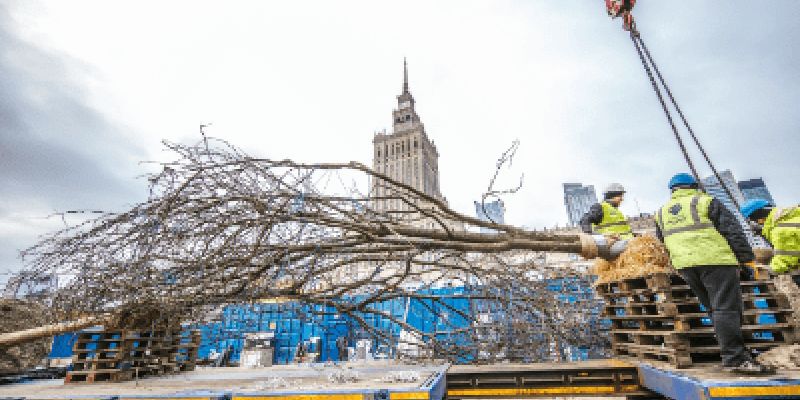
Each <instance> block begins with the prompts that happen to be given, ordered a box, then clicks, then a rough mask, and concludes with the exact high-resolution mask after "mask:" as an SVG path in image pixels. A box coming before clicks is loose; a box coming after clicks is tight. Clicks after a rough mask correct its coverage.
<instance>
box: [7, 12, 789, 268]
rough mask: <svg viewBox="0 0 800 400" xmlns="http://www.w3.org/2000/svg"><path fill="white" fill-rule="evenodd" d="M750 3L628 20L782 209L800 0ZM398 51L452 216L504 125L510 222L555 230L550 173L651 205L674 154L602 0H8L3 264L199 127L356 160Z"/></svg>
mask: <svg viewBox="0 0 800 400" xmlns="http://www.w3.org/2000/svg"><path fill="white" fill-rule="evenodd" d="M753 4H754V3H753V2H752V1H744V0H715V1H711V0H708V1H692V2H678V3H676V2H673V1H640V2H639V4H638V5H637V8H636V10H635V15H636V17H637V20H638V23H639V27H640V30H641V32H642V35H643V38H644V39H645V41H646V43H647V44H648V46H649V48H650V50H651V51H652V53H653V56H654V57H655V58H656V60H657V61H658V63H659V65H660V67H661V70H662V72H663V73H664V75H665V76H666V78H667V79H668V81H669V82H670V84H671V86H672V89H673V92H674V94H675V95H676V96H677V98H678V100H679V101H680V103H681V105H682V107H683V109H684V112H685V113H686V114H687V116H688V118H689V120H690V122H691V123H692V124H693V127H694V128H695V131H696V132H697V133H698V135H699V136H700V137H701V140H702V141H703V143H704V144H705V146H706V148H707V150H708V152H709V153H710V154H711V156H712V157H713V159H714V161H715V162H716V164H717V166H718V167H719V168H720V169H725V168H730V169H732V170H733V172H734V174H735V175H736V176H737V178H739V179H746V178H752V177H763V178H764V179H765V181H766V182H767V184H768V185H769V187H770V189H771V191H772V193H773V195H774V197H775V199H776V200H777V201H778V202H779V203H781V204H790V203H792V204H793V203H797V202H798V201H800V200H798V199H800V185H798V164H799V163H798V161H800V158H798V153H799V152H798V150H800V136H799V134H800V118H798V115H797V112H798V104H800V76H798V74H800V59H799V58H798V57H800V56H798V54H800V48H798V44H800V24H798V23H797V16H798V15H800V2H797V1H794V0H780V1H774V2H770V3H769V6H768V7H754V5H753ZM403 57H407V58H408V63H409V68H410V72H409V75H410V85H411V91H412V93H413V94H414V96H415V98H416V100H417V105H418V111H419V113H420V115H421V117H422V119H423V122H424V123H425V125H426V129H427V131H428V134H429V136H430V137H431V138H432V139H433V140H434V141H435V142H436V144H437V146H438V149H439V152H440V154H441V158H440V162H439V165H440V169H441V186H442V191H443V193H444V194H445V195H446V196H447V198H448V200H449V201H450V203H451V205H452V206H453V207H454V208H456V209H457V210H460V211H462V212H465V213H472V211H473V210H472V200H474V199H477V198H479V196H480V193H482V191H483V190H484V189H485V185H486V183H487V182H488V179H489V177H490V176H491V173H492V169H493V165H494V162H495V160H496V159H497V157H498V155H499V154H500V153H502V151H503V150H504V149H505V148H506V147H508V146H509V145H510V144H511V142H512V141H513V140H514V139H519V140H520V141H521V147H520V149H519V151H518V154H517V158H516V159H515V163H514V165H513V167H512V168H511V169H510V170H508V171H506V172H504V178H505V179H506V181H507V182H510V181H514V180H515V179H517V178H518V177H519V175H521V174H524V175H525V183H524V187H523V189H522V190H521V191H520V192H519V193H518V194H516V195H514V196H511V197H509V198H506V204H507V208H508V214H507V221H508V222H510V223H513V224H517V225H525V226H529V227H544V226H553V225H556V224H561V225H563V224H564V223H565V222H566V213H565V210H564V207H563V196H562V189H561V184H562V183H563V182H583V183H590V184H594V185H596V186H598V187H602V186H604V185H606V184H607V183H609V182H612V181H619V182H622V183H623V184H625V185H626V187H627V188H628V190H629V197H628V202H627V203H626V204H625V205H623V210H624V211H625V212H626V213H628V214H634V213H637V212H639V211H641V212H648V211H652V210H653V209H655V208H656V207H657V206H658V205H659V204H660V203H661V202H663V201H664V199H665V198H666V196H667V191H666V187H665V185H666V181H667V180H668V179H669V177H670V176H671V175H672V174H673V173H675V172H677V171H683V170H685V169H686V167H685V166H684V164H683V161H682V158H681V155H680V153H679V151H678V147H677V145H676V143H675V140H674V139H673V137H672V133H671V131H670V129H669V126H668V125H667V123H666V120H665V117H664V115H663V113H662V111H661V108H660V106H659V104H658V102H657V100H656V98H655V96H654V94H653V91H652V89H651V87H650V83H649V81H648V80H647V78H646V76H645V74H644V72H643V70H642V68H641V64H640V61H639V59H638V57H637V55H636V53H635V51H634V49H633V47H632V44H631V42H630V39H629V38H628V36H627V35H626V33H625V32H623V31H622V29H621V26H620V21H619V20H614V21H612V20H610V19H609V18H608V17H607V16H606V15H605V11H604V6H603V2H602V1H600V0H596V1H569V2H567V1H543V0H541V1H531V0H517V1H511V0H508V1H501V0H492V1H489V0H484V1H466V0H457V1H442V0H438V1H435V2H434V1H424V0H423V1H393V2H389V1H376V0H364V1H346V0H339V1H329V0H327V1H326V0H320V1H297V0H294V1H253V2H245V1H228V2H210V1H209V2H206V1H169V2H164V1H141V0H140V1H135V2H134V1H124V2H123V1H69V2H64V1H55V0H54V1H48V2H39V1H27V0H26V1H17V2H14V1H0V270H5V271H8V270H15V269H18V268H19V267H20V265H21V263H20V261H19V260H18V259H17V252H18V250H19V249H22V248H24V247H26V246H28V245H31V244H33V243H34V242H35V240H36V237H37V235H39V234H42V233H44V232H47V231H50V230H52V229H57V228H60V227H63V226H64V222H65V221H66V222H67V223H69V224H74V223H77V222H80V221H81V220H82V217H80V216H68V217H67V218H66V220H65V221H64V220H62V219H61V218H60V217H54V216H51V215H52V214H54V213H58V212H63V211H66V210H103V211H121V210H124V209H125V208H126V207H128V206H130V205H131V204H134V203H136V202H138V201H140V200H143V199H144V198H145V197H146V189H145V184H144V182H142V180H141V179H138V178H137V176H138V175H140V174H141V173H143V172H144V171H145V168H146V167H145V166H142V165H140V164H139V161H142V160H159V159H163V158H164V157H166V155H165V154H164V152H163V150H162V146H161V144H160V141H161V140H162V139H168V140H172V141H181V142H194V141H196V140H198V139H199V134H198V126H199V125H200V124H201V123H208V122H212V123H213V126H212V127H211V128H210V129H209V131H208V132H209V133H210V134H211V135H214V136H218V137H222V138H225V139H227V140H229V141H231V142H233V143H235V144H237V145H238V146H240V147H242V148H243V149H245V150H246V151H247V152H249V153H251V154H253V155H258V156H262V157H270V158H281V159H282V158H293V159H296V160H300V161H350V160H356V161H361V162H364V163H367V164H370V163H371V158H370V157H371V154H372V153H371V140H372V135H373V132H375V131H377V130H381V129H385V128H389V127H390V126H391V111H392V108H393V107H394V106H395V105H396V100H395V96H396V95H397V94H399V92H400V89H401V83H402V62H403ZM706 172H708V168H704V173H706ZM1 280H3V277H0V281H1Z"/></svg>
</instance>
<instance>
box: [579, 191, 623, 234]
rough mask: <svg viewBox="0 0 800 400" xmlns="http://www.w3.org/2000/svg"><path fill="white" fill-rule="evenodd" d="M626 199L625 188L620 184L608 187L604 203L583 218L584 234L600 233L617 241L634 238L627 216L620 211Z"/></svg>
mask: <svg viewBox="0 0 800 400" xmlns="http://www.w3.org/2000/svg"><path fill="white" fill-rule="evenodd" d="M624 199H625V188H624V187H623V186H622V185H620V184H619V183H612V184H610V185H608V186H607V187H606V189H605V190H604V191H603V202H602V203H597V204H594V205H592V206H591V207H590V208H589V211H587V212H586V214H584V215H583V218H581V229H582V230H583V232H585V233H588V234H592V233H600V234H603V235H608V236H613V237H615V238H616V239H631V238H633V230H631V226H630V224H628V220H627V219H626V218H625V215H623V214H622V212H621V211H620V210H619V206H620V204H622V200H624Z"/></svg>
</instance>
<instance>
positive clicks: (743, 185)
mask: <svg viewBox="0 0 800 400" xmlns="http://www.w3.org/2000/svg"><path fill="white" fill-rule="evenodd" d="M739 189H741V191H742V194H743V195H744V199H745V200H755V199H764V200H767V201H769V202H770V203H772V204H773V205H774V204H775V199H773V198H772V193H770V192H769V189H768V188H767V184H766V183H764V179H762V178H755V179H748V180H746V181H739Z"/></svg>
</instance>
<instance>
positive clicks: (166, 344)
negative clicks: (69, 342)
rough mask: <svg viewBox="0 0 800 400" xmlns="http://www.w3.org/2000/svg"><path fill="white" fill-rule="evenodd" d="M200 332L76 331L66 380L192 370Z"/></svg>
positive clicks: (121, 377) (141, 375)
mask: <svg viewBox="0 0 800 400" xmlns="http://www.w3.org/2000/svg"><path fill="white" fill-rule="evenodd" d="M200 339H201V336H200V332H199V331H194V332H191V333H188V335H186V334H185V333H184V332H182V331H181V330H180V328H170V329H151V330H146V331H135V330H113V331H84V332H81V333H79V335H78V339H77V340H76V342H75V346H74V348H73V361H72V364H73V370H72V371H70V372H68V373H67V377H66V379H65V383H78V382H82V383H92V382H99V381H111V382H116V381H122V380H129V379H134V378H139V377H144V376H153V375H162V374H167V373H174V372H179V371H191V370H194V368H195V365H196V362H197V351H198V348H199V347H200Z"/></svg>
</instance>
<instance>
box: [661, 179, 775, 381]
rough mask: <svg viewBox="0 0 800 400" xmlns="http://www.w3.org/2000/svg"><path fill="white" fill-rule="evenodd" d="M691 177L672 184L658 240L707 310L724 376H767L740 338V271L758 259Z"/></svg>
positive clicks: (716, 202)
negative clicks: (724, 371)
mask: <svg viewBox="0 0 800 400" xmlns="http://www.w3.org/2000/svg"><path fill="white" fill-rule="evenodd" d="M698 188H699V185H698V184H697V181H696V180H695V178H694V177H693V176H692V175H689V174H685V173H681V174H677V175H675V176H673V177H672V179H671V180H670V181H669V189H670V190H671V191H672V196H671V199H670V201H669V202H667V204H666V205H664V206H663V207H661V209H660V210H658V212H657V213H656V236H658V238H659V239H660V240H661V241H663V242H664V244H665V245H666V247H667V251H668V252H669V256H670V260H671V261H672V266H673V267H674V268H675V269H676V270H677V271H678V273H679V274H680V275H681V276H682V277H683V279H684V280H685V281H686V283H687V284H689V287H690V288H691V289H692V292H694V294H695V295H696V296H697V298H698V299H699V300H700V303H701V304H702V305H703V306H704V307H705V308H706V310H708V313H709V317H710V318H711V320H712V322H713V323H714V332H715V333H716V336H717V341H718V342H719V346H720V353H721V355H722V366H723V368H724V369H725V370H728V371H731V372H734V373H741V374H766V373H771V372H772V369H771V368H768V367H766V366H762V365H761V364H759V363H758V362H756V361H755V360H754V359H753V358H752V356H751V355H750V352H749V351H748V350H747V348H746V347H745V346H744V338H743V336H742V308H743V306H742V288H741V286H740V283H739V268H738V266H739V265H743V264H746V263H749V262H751V261H753V260H754V259H755V256H754V255H753V250H752V249H751V248H750V243H749V242H748V241H747V237H746V236H745V234H744V232H743V231H742V227H741V225H739V222H738V220H737V219H736V217H735V216H734V215H733V213H732V212H731V211H729V210H728V209H727V208H725V206H724V205H723V204H722V203H721V202H720V201H719V200H717V199H715V198H713V197H711V196H709V195H707V194H705V193H703V192H701V191H700V190H699V189H698Z"/></svg>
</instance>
